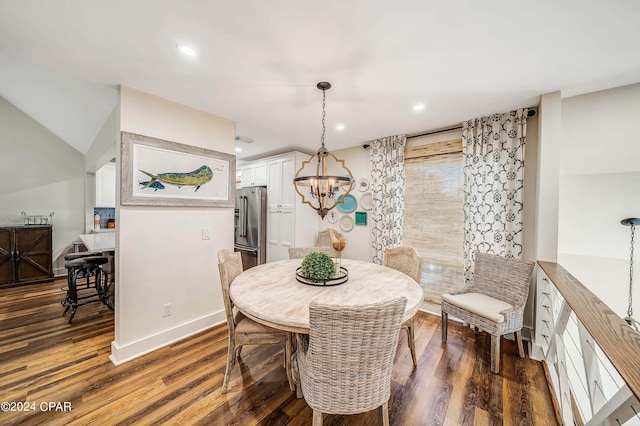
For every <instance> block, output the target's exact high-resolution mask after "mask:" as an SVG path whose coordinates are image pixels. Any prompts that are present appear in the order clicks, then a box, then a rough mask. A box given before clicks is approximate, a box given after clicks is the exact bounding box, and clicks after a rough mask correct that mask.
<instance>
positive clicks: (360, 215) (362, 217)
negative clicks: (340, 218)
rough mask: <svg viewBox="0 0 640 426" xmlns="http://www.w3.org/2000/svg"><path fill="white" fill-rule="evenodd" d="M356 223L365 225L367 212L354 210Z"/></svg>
mask: <svg viewBox="0 0 640 426" xmlns="http://www.w3.org/2000/svg"><path fill="white" fill-rule="evenodd" d="M356 225H365V226H366V225H367V212H356Z"/></svg>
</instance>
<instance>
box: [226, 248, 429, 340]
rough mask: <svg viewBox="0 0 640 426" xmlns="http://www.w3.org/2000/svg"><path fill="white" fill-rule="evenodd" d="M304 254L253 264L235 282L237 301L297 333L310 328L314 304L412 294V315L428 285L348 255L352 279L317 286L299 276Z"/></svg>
mask: <svg viewBox="0 0 640 426" xmlns="http://www.w3.org/2000/svg"><path fill="white" fill-rule="evenodd" d="M301 263H302V259H290V260H281V261H277V262H270V263H264V264H262V265H258V266H254V267H253V268H250V269H247V270H246V271H244V272H242V273H241V274H240V275H238V276H237V277H236V278H235V279H234V280H233V282H232V283H231V286H230V290H229V294H230V296H231V300H233V303H234V304H235V305H236V307H237V308H238V309H239V310H240V311H241V312H242V313H243V314H245V315H246V316H247V317H249V318H251V319H253V320H254V321H257V322H259V323H262V324H265V325H268V326H270V327H273V328H277V329H280V330H284V331H290V332H294V333H303V334H308V333H309V304H310V303H311V302H312V301H316V302H319V303H324V304H331V305H366V304H372V303H378V302H385V301H388V300H391V299H395V298H397V297H406V298H407V306H406V308H405V312H404V316H403V318H402V321H403V322H404V321H406V320H408V319H410V318H412V317H413V316H414V315H415V314H416V313H417V312H418V309H419V308H420V305H421V304H422V301H423V299H424V294H423V291H422V287H420V285H419V284H418V283H417V282H416V281H415V280H414V279H413V278H411V277H409V276H408V275H406V274H404V273H402V272H400V271H397V270H395V269H391V268H388V267H386V266H382V265H378V264H375V263H370V262H363V261H359V260H352V259H342V261H341V266H342V267H343V268H346V269H347V270H348V274H349V277H348V280H347V281H346V282H345V283H344V284H339V285H335V286H314V285H308V284H304V283H301V282H299V281H297V280H296V269H297V268H298V267H300V264H301Z"/></svg>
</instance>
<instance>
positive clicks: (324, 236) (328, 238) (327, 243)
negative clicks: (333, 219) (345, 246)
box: [316, 228, 342, 257]
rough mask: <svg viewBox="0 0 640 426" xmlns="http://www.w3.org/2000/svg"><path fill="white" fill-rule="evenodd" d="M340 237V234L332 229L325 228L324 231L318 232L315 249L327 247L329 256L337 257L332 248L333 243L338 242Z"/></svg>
mask: <svg viewBox="0 0 640 426" xmlns="http://www.w3.org/2000/svg"><path fill="white" fill-rule="evenodd" d="M340 237H342V234H341V233H339V232H338V231H336V230H335V229H333V228H327V229H325V230H324V231H320V232H318V240H317V242H316V246H317V247H329V250H330V254H329V255H330V256H331V257H337V256H338V252H337V251H336V250H335V249H334V248H333V243H335V242H336V241H338V240H339V239H340Z"/></svg>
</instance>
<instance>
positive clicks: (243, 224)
mask: <svg viewBox="0 0 640 426" xmlns="http://www.w3.org/2000/svg"><path fill="white" fill-rule="evenodd" d="M241 199H242V208H241V209H240V211H241V215H240V236H241V237H246V236H247V209H248V208H249V199H248V198H247V196H246V195H243V196H242V197H241Z"/></svg>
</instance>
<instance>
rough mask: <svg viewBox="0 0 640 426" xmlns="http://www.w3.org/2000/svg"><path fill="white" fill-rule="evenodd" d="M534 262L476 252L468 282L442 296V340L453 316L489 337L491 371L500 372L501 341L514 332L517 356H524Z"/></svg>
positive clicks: (445, 336)
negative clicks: (524, 321)
mask: <svg viewBox="0 0 640 426" xmlns="http://www.w3.org/2000/svg"><path fill="white" fill-rule="evenodd" d="M533 267H534V263H533V262H529V261H526V260H521V259H512V258H506V257H501V256H496V255H491V254H484V253H476V255H475V268H474V273H473V277H472V279H471V281H470V282H469V284H467V285H466V286H465V287H464V288H463V289H462V290H460V291H458V292H455V293H450V294H443V295H442V341H443V342H446V341H447V320H448V316H449V315H452V316H454V317H456V318H459V319H461V320H462V321H464V322H465V323H468V324H469V325H471V326H473V327H476V328H477V329H479V330H481V331H486V332H487V333H489V334H491V371H492V372H493V373H496V374H497V373H499V372H500V339H501V336H503V335H505V334H508V333H515V338H516V340H517V343H518V353H519V355H520V357H521V358H523V357H524V347H523V346H522V333H521V331H522V319H523V314H524V307H525V304H526V303H527V297H528V296H529V282H530V280H531V275H532V273H533Z"/></svg>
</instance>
